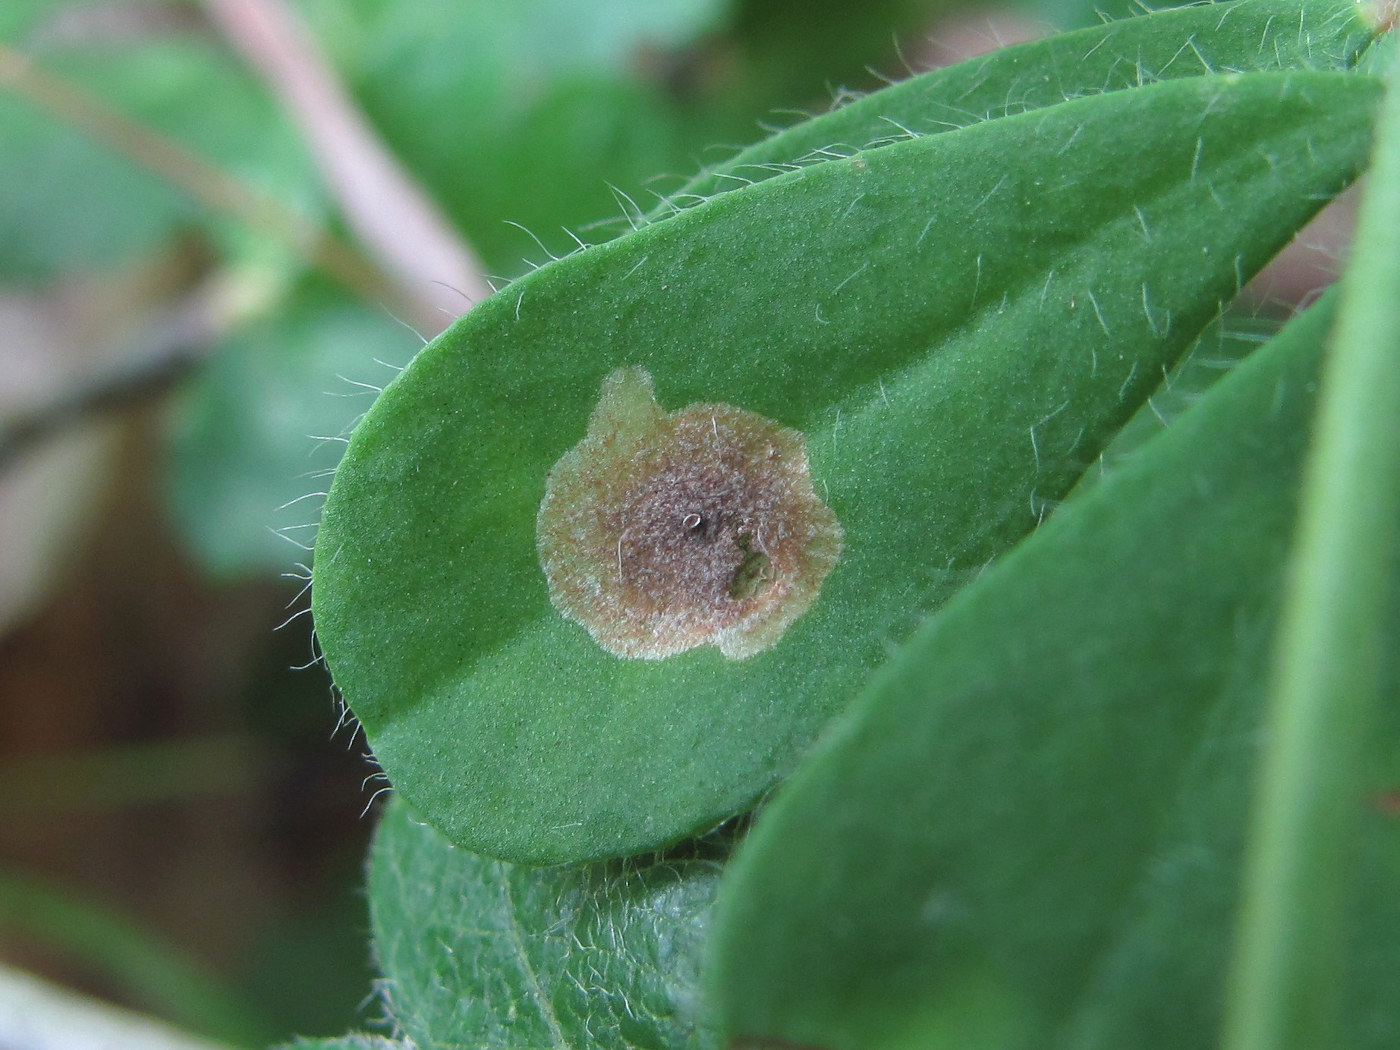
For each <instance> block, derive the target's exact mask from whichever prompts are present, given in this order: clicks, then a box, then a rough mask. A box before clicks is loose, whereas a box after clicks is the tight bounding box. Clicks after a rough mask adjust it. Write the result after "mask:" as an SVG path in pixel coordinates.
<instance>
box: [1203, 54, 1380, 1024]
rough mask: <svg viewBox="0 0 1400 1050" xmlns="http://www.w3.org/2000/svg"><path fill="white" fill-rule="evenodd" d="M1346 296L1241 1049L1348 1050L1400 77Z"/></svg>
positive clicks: (1298, 596) (1309, 530)
mask: <svg viewBox="0 0 1400 1050" xmlns="http://www.w3.org/2000/svg"><path fill="white" fill-rule="evenodd" d="M1397 57H1398V58H1400V52H1398V53H1397ZM1341 295H1342V301H1341V304H1340V310H1339V316H1338V320H1337V326H1336V328H1335V330H1334V332H1333V336H1332V345H1331V347H1330V350H1329V358H1328V361H1327V364H1326V367H1325V371H1324V377H1323V385H1322V393H1321V398H1320V403H1319V409H1318V416H1317V422H1316V429H1315V432H1314V435H1313V448H1312V451H1311V456H1310V461H1309V464H1308V469H1307V472H1306V475H1305V477H1304V482H1303V490H1302V495H1301V504H1300V510H1299V519H1298V531H1297V534H1296V537H1295V548H1294V554H1293V558H1294V561H1293V565H1292V572H1291V576H1290V580H1289V585H1288V588H1287V592H1286V594H1285V598H1284V608H1283V611H1282V614H1281V622H1280V628H1279V650H1278V654H1277V657H1276V661H1275V668H1274V671H1275V674H1274V679H1273V681H1272V688H1271V695H1270V709H1269V712H1268V722H1267V725H1266V731H1267V745H1266V749H1265V751H1264V754H1263V755H1262V758H1261V767H1260V775H1259V779H1258V787H1257V794H1256V800H1255V808H1254V814H1253V819H1252V825H1251V829H1250V842H1249V852H1248V855H1247V858H1246V866H1245V875H1244V883H1243V895H1242V904H1241V912H1240V920H1239V923H1240V924H1239V928H1238V931H1237V940H1236V946H1235V958H1234V966H1233V972H1232V974H1231V983H1230V987H1229V990H1228V1000H1227V1003H1226V1020H1225V1029H1224V1035H1225V1038H1224V1042H1223V1046H1224V1047H1225V1050H1284V1048H1288V1050H1294V1048H1301V1047H1317V1048H1331V1047H1336V1046H1341V1045H1345V1040H1340V1039H1338V1038H1337V1035H1336V1031H1335V1025H1336V1021H1337V1016H1336V1007H1337V1005H1338V1004H1337V1002H1336V994H1337V990H1338V988H1339V987H1340V986H1341V984H1342V979H1343V975H1344V974H1345V968H1346V963H1347V959H1346V956H1345V945H1346V941H1345V932H1344V931H1345V923H1346V921H1347V909H1348V905H1349V902H1350V899H1351V889H1352V887H1351V886H1350V872H1349V861H1350V860H1351V858H1352V854H1353V852H1354V848H1355V844H1356V839H1357V835H1358V833H1359V828H1360V823H1359V822H1360V818H1361V813H1362V811H1363V790H1364V786H1365V785H1364V781H1363V770H1364V768H1365V762H1366V758H1367V756H1368V750H1367V749H1368V744H1369V736H1368V731H1369V728H1370V721H1371V712H1372V709H1373V707H1374V704H1375V702H1376V697H1377V694H1378V692H1379V690H1380V688H1381V667H1382V662H1383V660H1384V658H1385V655H1386V651H1387V645H1388V644H1391V643H1393V639H1390V638H1388V637H1387V635H1388V628H1389V626H1390V625H1389V624H1388V623H1387V618H1386V611H1387V608H1388V605H1389V602H1390V596H1391V595H1392V594H1393V592H1394V588H1395V586H1396V585H1397V581H1396V580H1395V579H1393V578H1392V577H1393V575H1394V574H1393V571H1392V570H1393V566H1394V564H1395V561H1394V551H1395V545H1396V543H1397V541H1400V528H1397V520H1400V434H1398V433H1397V426H1398V425H1400V63H1397V64H1396V67H1395V68H1394V69H1392V71H1391V77H1390V88H1389V91H1388V92H1387V96H1386V99H1385V101H1384V103H1383V104H1382V110H1381V114H1380V117H1379V122H1378V125H1377V137H1376V145H1375V152H1374V155H1373V159H1372V166H1371V174H1370V185H1369V189H1368V192H1367V195H1366V198H1365V200H1364V202H1363V204H1362V206H1361V212H1360V216H1359V220H1358V235H1357V241H1356V246H1355V251H1354V254H1353V257H1352V261H1351V265H1350V267H1349V269H1348V270H1347V273H1346V276H1345V278H1344V279H1343V282H1342V292H1341Z"/></svg>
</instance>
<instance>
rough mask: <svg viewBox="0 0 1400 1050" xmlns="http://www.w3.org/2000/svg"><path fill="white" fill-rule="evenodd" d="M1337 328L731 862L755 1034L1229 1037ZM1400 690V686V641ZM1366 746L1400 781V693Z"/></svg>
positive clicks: (1298, 341)
mask: <svg viewBox="0 0 1400 1050" xmlns="http://www.w3.org/2000/svg"><path fill="white" fill-rule="evenodd" d="M1326 324H1327V315H1326V312H1325V311H1321V310H1315V311H1313V312H1311V313H1309V314H1308V315H1307V316H1305V317H1304V318H1303V319H1301V320H1300V321H1298V322H1295V323H1294V324H1293V325H1292V326H1291V327H1290V328H1289V329H1287V330H1285V332H1284V334H1282V335H1281V336H1280V337H1278V338H1277V339H1276V340H1274V341H1273V342H1272V343H1271V344H1270V345H1269V346H1268V347H1266V348H1265V349H1264V350H1261V351H1260V352H1259V353H1258V354H1257V355H1255V356H1253V357H1251V358H1250V359H1249V360H1247V361H1246V362H1245V363H1244V364H1243V365H1242V366H1241V367H1240V368H1239V369H1238V370H1237V371H1236V372H1235V373H1234V374H1232V375H1231V376H1230V377H1229V378H1227V379H1226V380H1224V381H1222V382H1221V383H1220V384H1218V385H1217V386H1216V387H1215V388H1213V389H1212V390H1211V392H1210V393H1209V394H1208V395H1207V396H1206V398H1205V399H1204V400H1203V401H1202V402H1201V403H1200V404H1199V405H1198V406H1196V407H1195V408H1194V409H1192V410H1191V411H1189V412H1188V413H1187V414H1186V415H1184V416H1182V417H1181V418H1180V419H1179V420H1178V421H1177V422H1176V423H1175V424H1174V425H1173V426H1172V427H1171V428H1170V429H1169V430H1168V431H1167V432H1166V433H1165V434H1164V435H1162V436H1161V437H1159V438H1158V439H1156V440H1154V441H1153V442H1151V443H1149V444H1148V445H1147V446H1145V447H1144V449H1143V450H1142V452H1141V453H1140V454H1139V455H1138V456H1137V457H1135V458H1134V459H1133V460H1132V461H1131V462H1130V463H1129V464H1128V465H1126V466H1125V467H1123V468H1121V469H1120V470H1119V471H1117V472H1115V473H1113V474H1111V475H1110V476H1109V477H1108V479H1107V480H1105V481H1104V482H1102V483H1101V484H1100V485H1099V486H1098V487H1097V488H1096V489H1095V490H1094V491H1093V492H1091V493H1089V494H1088V495H1087V496H1086V497H1085V498H1083V499H1082V500H1077V501H1075V502H1074V503H1072V504H1071V505H1070V506H1068V507H1066V508H1065V509H1064V510H1062V511H1061V512H1060V513H1059V514H1058V515H1056V517H1055V518H1053V519H1052V520H1051V521H1050V522H1049V524H1047V525H1046V527H1045V528H1043V529H1042V530H1040V531H1039V532H1038V533H1037V534H1036V535H1035V536H1034V537H1033V538H1032V539H1031V540H1029V541H1028V542H1027V543H1026V544H1024V545H1023V546H1022V547H1021V548H1019V549H1018V550H1017V551H1015V552H1013V553H1012V554H1011V555H1009V556H1008V557H1007V558H1006V559H1004V560H1003V561H1002V562H1000V563H998V564H997V565H996V566H994V567H993V568H992V569H991V570H990V571H989V572H988V573H987V574H986V575H985V576H984V577H983V578H982V580H980V581H979V582H978V583H977V584H976V585H974V586H971V587H969V588H967V589H966V590H965V591H964V592H962V593H961V594H960V595H959V596H958V598H957V599H956V600H955V601H954V602H952V603H950V604H949V605H948V606H947V607H946V608H945V609H944V610H942V611H941V612H940V613H939V614H937V615H936V616H935V617H933V618H932V620H931V621H930V622H929V623H928V624H927V625H926V626H925V627H924V628H923V629H922V630H921V631H920V632H919V634H918V635H917V636H916V637H915V639H914V640H913V641H911V642H910V643H909V645H907V646H906V647H905V648H904V650H903V651H902V652H901V653H900V655H899V657H898V658H897V659H896V660H894V661H893V662H892V663H891V664H890V665H889V666H888V667H887V668H886V669H885V670H884V671H883V672H882V673H881V674H880V675H879V676H878V677H877V679H876V680H875V682H874V683H873V684H872V686H871V688H870V689H869V690H868V691H867V693H866V694H865V695H864V696H863V697H862V699H861V701H860V703H859V704H858V705H857V706H856V707H855V708H853V710H852V711H851V714H850V717H848V718H847V719H845V720H843V721H842V722H841V723H840V724H839V725H837V726H834V727H833V730H832V732H831V733H830V734H829V736H828V737H827V738H826V740H825V743H824V746H823V747H821V748H820V749H819V751H818V753H817V754H814V755H813V756H812V759H811V760H810V761H809V762H808V763H807V764H806V765H804V766H803V768H802V769H801V770H800V771H799V773H798V774H797V775H796V776H794V777H793V778H792V780H791V781H790V782H789V783H788V784H787V785H786V786H785V787H784V789H783V790H782V792H780V794H779V796H778V798H777V799H776V800H775V801H774V803H773V804H772V806H771V807H770V808H769V809H768V810H767V811H765V812H764V814H763V815H762V817H761V818H760V820H759V822H758V826H757V827H756V828H755V830H754V832H753V833H752V834H751V836H750V837H749V839H748V841H747V842H746V844H745V847H744V848H743V849H742V850H741V851H740V854H739V856H738V857H737V858H736V860H735V862H734V863H733V865H731V867H730V869H729V873H728V875H727V876H726V883H725V886H724V888H723V891H722V895H721V901H720V906H719V908H720V910H719V912H718V914H717V915H716V943H715V946H714V955H713V958H714V968H713V972H712V973H711V974H710V977H711V978H712V989H713V993H714V995H715V996H716V997H717V1000H718V1003H719V1009H720V1015H721V1022H722V1027H723V1029H724V1030H725V1032H726V1033H727V1034H728V1035H729V1036H738V1035H741V1034H742V1035H746V1036H753V1037H766V1038H773V1039H785V1040H789V1041H791V1042H792V1043H798V1044H803V1045H808V1044H810V1045H817V1046H822V1047H830V1048H833V1050H844V1048H856V1047H860V1048H862V1050H875V1048H887V1047H889V1048H893V1047H899V1048H904V1047H921V1048H926V1050H932V1048H936V1047H944V1046H948V1047H966V1046H978V1047H985V1048H989V1050H993V1048H995V1050H1000V1048H1020V1047H1026V1048H1030V1047H1037V1048H1041V1047H1066V1048H1067V1047H1075V1048H1094V1047H1103V1048H1105V1050H1107V1048H1110V1047H1124V1046H1133V1047H1142V1048H1151V1047H1163V1048H1167V1047H1173V1048H1174V1047H1181V1046H1208V1045H1212V1044H1214V1042H1215V1041H1216V1039H1217V1037H1218V1034H1219V1033H1218V1029H1219V1024H1220V1012H1221V994H1220V988H1221V984H1222V980H1223V976H1224V972H1225V967H1226V962H1227V959H1228V954H1229V937H1230V933H1231V927H1232V917H1233V911H1234V906H1235V904H1236V899H1237V893H1238V880H1237V872H1238V868H1239V862H1240V855H1241V852H1242V836H1243V829H1244V824H1245V818H1246V813H1247V809H1248V795H1249V787H1250V783H1251V776H1250V775H1251V773H1252V770H1253V766H1254V763H1255V757H1256V748H1257V743H1258V739H1259V735H1258V731H1259V725H1260V718H1261V708H1262V700H1263V694H1264V689H1265V681H1264V679H1265V677H1266V670H1267V666H1268V663H1269V659H1270V655H1271V649H1272V641H1273V625H1274V620H1275V615H1274V614H1275V609H1276V607H1277V603H1278V596H1279V589H1280V585H1281V581H1282V576H1283V562H1284V555H1285V552H1286V549H1287V546H1288V542H1289V537H1290V533H1291V530H1292V524H1293V509H1294V499H1295V494H1296V488H1297V482H1298V474H1299V466H1300V462H1301V458H1302V455H1303V451H1304V449H1305V447H1306V442H1307V436H1308V431H1309V419H1310V417H1311V414H1312V408H1313V402H1314V391H1315V387H1316V374H1317V370H1318V362H1319V359H1320V356H1321V344H1322V339H1323V336H1324V333H1325V331H1326ZM1396 554H1400V551H1392V557H1393V556H1394V555H1396ZM1392 597H1393V598H1394V597H1396V596H1392ZM1390 612H1391V613H1392V619H1391V620H1390V623H1391V624H1392V625H1394V626H1400V601H1392V602H1391V609H1390ZM1391 636H1392V637H1393V636H1394V635H1393V632H1392V635H1391ZM1388 675H1389V677H1388V678H1387V682H1388V687H1387V688H1388V695H1390V696H1391V697H1392V698H1395V697H1397V695H1400V659H1396V654H1395V653H1393V652H1392V653H1391V655H1390V663H1389V668H1388ZM1368 759H1369V760H1368V764H1367V766H1366V770H1367V773H1366V780H1367V783H1368V784H1371V785H1372V786H1373V787H1374V788H1375V789H1378V790H1379V789H1380V788H1382V787H1385V786H1387V785H1390V786H1393V785H1394V784H1395V783H1396V777H1397V776H1400V705H1395V704H1393V703H1392V704H1391V705H1390V710H1389V711H1388V712H1387V715H1386V725H1385V731H1384V733H1383V734H1380V735H1379V736H1378V738H1377V740H1376V741H1375V747H1374V751H1373V753H1372V754H1371V755H1369V756H1368ZM1362 820H1363V822H1364V824H1365V831H1366V849H1365V851H1364V852H1363V854H1362V855H1361V856H1358V857H1356V858H1355V863H1356V865H1357V868H1356V870H1354V871H1353V872H1352V876H1351V877H1352V878H1354V880H1355V885H1356V886H1357V887H1359V888H1360V890H1361V892H1360V894H1359V898H1358V899H1357V900H1355V901H1354V907H1353V908H1352V910H1351V913H1350V915H1349V917H1348V919H1349V921H1348V924H1347V925H1346V927H1345V930H1346V933H1345V934H1344V935H1345V936H1347V937H1348V938H1349V939H1348V940H1347V942H1346V943H1347V944H1348V951H1347V953H1346V957H1347V960H1348V964H1347V966H1346V967H1345V972H1344V973H1341V974H1338V977H1337V979H1338V980H1339V981H1341V982H1342V983H1343V985H1344V987H1345V990H1346V1006H1347V1024H1346V1029H1345V1031H1344V1033H1343V1038H1342V1039H1341V1040H1340V1042H1338V1043H1337V1044H1335V1045H1339V1046H1347V1047H1353V1048H1356V1050H1363V1048H1369V1047H1375V1048H1377V1050H1379V1048H1381V1047H1390V1046H1394V1045H1395V1044H1396V1040H1397V1039H1398V1038H1400V1028H1398V1027H1397V1025H1398V1024H1400V1017H1397V1015H1396V1013H1395V1011H1394V1009H1393V998H1392V997H1391V995H1390V994H1389V992H1388V991H1387V983H1388V982H1389V981H1390V980H1391V979H1392V978H1393V974H1394V972H1395V966H1396V965H1397V963H1400V901H1397V899H1396V898H1395V895H1394V894H1393V893H1392V892H1390V890H1389V889H1388V887H1393V886H1394V884H1395V880H1396V878H1397V877H1400V825H1397V824H1396V822H1395V820H1394V817H1393V815H1388V814H1387V813H1386V812H1385V811H1384V807H1383V806H1379V805H1378V806H1377V807H1376V808H1375V809H1373V810H1372V811H1370V812H1368V813H1366V814H1364V815H1362Z"/></svg>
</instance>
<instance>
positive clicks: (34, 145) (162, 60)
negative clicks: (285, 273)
mask: <svg viewBox="0 0 1400 1050" xmlns="http://www.w3.org/2000/svg"><path fill="white" fill-rule="evenodd" d="M33 58H34V61H35V62H36V63H37V64H39V65H41V66H42V67H43V68H44V69H45V70H47V71H48V72H50V73H54V74H57V75H60V76H62V77H64V78H65V79H66V80H68V81H69V82H71V83H72V84H74V85H76V86H77V87H79V88H82V89H84V90H86V91H87V92H89V93H90V94H91V95H92V96H94V97H95V98H96V99H97V100H98V101H100V102H101V103H104V104H107V105H110V106H113V107H115V108H116V109H117V110H119V111H120V112H121V113H123V114H125V115H127V116H129V117H131V118H133V119H135V120H137V121H140V122H141V123H143V124H145V125H147V126H149V127H150V128H152V129H154V130H156V131H158V132H161V133H163V134H164V135H166V136H168V137H170V138H171V139H173V140H174V141H176V142H177V143H179V144H181V145H183V146H185V147H186V148H188V149H190V150H192V151H193V152H195V153H196V154H198V155H199V156H201V157H203V158H204V159H206V160H209V161H212V162H213V163H215V164H217V165H218V166H219V167H221V168H222V169H224V170H225V171H227V172H229V173H230V174H232V175H234V176H236V177H238V178H240V179H242V180H243V181H245V182H246V183H248V184H249V185H251V186H253V187H255V188H257V189H258V190H260V191H262V192H265V193H267V194H268V195H270V196H274V197H277V198H278V199H279V200H281V201H282V202H283V203H284V204H288V205H290V206H291V207H293V208H294V209H296V210H298V211H299V212H301V213H302V214H305V215H315V214H317V213H318V212H319V211H320V210H321V209H322V208H323V207H324V203H323V199H322V194H321V190H320V188H319V182H318V180H317V177H316V176H315V174H314V171H313V170H312V167H311V162H310V160H309V158H308V156H307V154H306V152H305V150H304V149H303V148H302V146H301V144H300V142H299V140H298V138H297V136H296V134H295V132H294V131H293V130H292V129H291V127H290V126H289V124H288V123H287V121H286V120H285V119H284V118H283V117H282V114H281V112H280V111H279V110H278V108H277V107H276V105H275V104H274V102H273V100H272V99H271V98H270V97H268V95H267V94H266V92H265V91H264V90H263V89H262V88H261V86H260V85H258V84H257V83H256V82H255V81H254V80H253V78H252V77H251V76H250V75H249V74H248V73H247V72H246V71H245V70H244V69H242V68H241V67H240V66H238V65H237V64H236V63H235V62H234V61H233V59H231V58H230V57H229V56H227V55H226V54H224V53H223V52H221V51H219V50H218V49H216V48H215V47H213V46H210V44H209V43H207V42H205V41H201V40H199V39H198V38H195V37H193V36H191V37H187V38H177V37H171V38H167V39H155V40H152V41H149V42H146V43H142V44H139V45H137V46H129V45H128V46H122V47H110V48H109V47H102V46H99V45H97V44H93V43H91V42H89V43H88V44H86V45H84V46H81V47H80V46H77V45H70V46H66V47H62V48H59V47H54V48H49V49H44V50H41V51H40V52H39V53H37V54H36V55H34V56H33ZM211 99H217V100H218V109H217V119H211V118H210V108H209V106H210V100H211ZM0 142H3V143H4V148H3V149H0V278H5V279H10V280H27V281H35V280H45V279H51V278H53V277H54V276H55V275H56V274H58V273H60V272H63V271H68V270H74V269H77V270H83V269H90V268H94V267H102V266H111V265H115V264H117V263H120V262H122V261H123V260H125V259H128V258H130V257H132V256H134V255H137V254H140V253H143V252H148V251H151V250H152V249H154V248H155V247H156V246H158V245H159V244H161V243H162V242H163V241H164V240H165V239H167V238H169V237H170V236H171V235H172V234H174V233H176V232H178V231H180V230H182V229H185V228H188V227H190V226H195V225H200V226H203V227H204V228H205V229H207V230H209V231H210V232H211V233H212V234H213V235H214V236H215V238H216V240H217V241H218V243H219V244H220V246H221V247H223V248H225V249H227V250H229V251H231V252H233V253H235V254H237V255H239V256H241V257H244V258H247V257H249V256H250V255H256V256H266V255H268V253H269V252H272V253H275V254H272V255H271V256H270V257H271V258H272V259H273V260H274V261H276V262H278V263H279V264H282V263H286V262H288V256H287V253H288V249H285V248H282V247H279V246H273V245H269V244H268V243H267V241H266V239H265V238H260V237H256V236H250V235H249V231H247V230H245V229H243V228H242V227H241V226H239V225H238V224H237V223H234V222H232V221H230V220H228V219H227V218H225V217H223V216H219V215H211V214H209V213H208V212H207V211H205V210H203V209H202V208H201V207H200V206H199V205H198V204H196V203H195V202H193V201H191V200H189V199H188V198H186V197H184V196H182V195H181V194H180V193H179V192H178V191H176V190H173V189H171V188H170V187H168V186H166V185H165V184H164V183H162V182H160V181H159V180H158V179H156V178H155V177H153V176H151V175H148V174H147V173H146V172H145V171H144V170H141V169H140V168H139V167H138V166H137V165H136V164H135V163H134V162H133V161H132V160H129V159H127V158H125V157H121V156H118V155H116V154H115V153H113V152H112V151H111V150H109V149H107V148H106V147H104V146H101V145H98V144H96V143H94V142H92V141H90V140H89V139H87V138H85V137H84V136H83V135H82V134H80V133H79V132H77V131H75V130H73V129H71V128H69V127H66V126H64V125H62V124H60V123H58V122H57V120H56V118H54V117H52V116H50V115H49V114H48V113H46V112H42V111H40V110H37V109H35V108H33V105H32V104H31V103H30V102H29V101H27V100H23V99H21V98H20V97H18V96H17V95H15V94H13V93H11V92H10V91H0Z"/></svg>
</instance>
